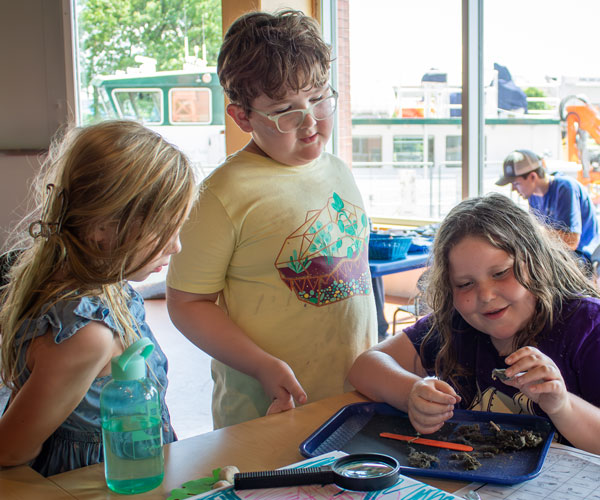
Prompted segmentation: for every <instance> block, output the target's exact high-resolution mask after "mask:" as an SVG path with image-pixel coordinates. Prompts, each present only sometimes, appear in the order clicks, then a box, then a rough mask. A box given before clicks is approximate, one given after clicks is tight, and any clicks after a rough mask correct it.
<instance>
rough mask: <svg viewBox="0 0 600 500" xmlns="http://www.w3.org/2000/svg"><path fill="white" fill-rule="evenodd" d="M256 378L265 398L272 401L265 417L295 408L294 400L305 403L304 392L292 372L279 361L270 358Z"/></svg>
mask: <svg viewBox="0 0 600 500" xmlns="http://www.w3.org/2000/svg"><path fill="white" fill-rule="evenodd" d="M257 378H258V381H259V382H260V383H261V385H262V386H263V389H264V391H265V393H266V394H267V396H268V397H269V398H270V399H272V400H273V402H272V403H271V406H269V409H268V410H267V415H271V414H273V413H280V412H282V411H287V410H291V409H292V408H295V404H294V400H296V401H297V402H298V403H300V404H303V403H305V402H306V399H307V396H306V392H304V389H303V388H302V386H301V385H300V383H299V382H298V380H297V379H296V376H295V375H294V372H293V371H292V369H291V368H290V367H289V365H288V364H287V363H285V362H284V361H282V360H280V359H277V358H272V359H271V361H270V362H268V363H266V364H265V365H263V367H262V368H261V370H260V372H259V374H258V377H257Z"/></svg>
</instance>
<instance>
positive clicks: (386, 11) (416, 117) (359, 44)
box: [349, 0, 462, 219]
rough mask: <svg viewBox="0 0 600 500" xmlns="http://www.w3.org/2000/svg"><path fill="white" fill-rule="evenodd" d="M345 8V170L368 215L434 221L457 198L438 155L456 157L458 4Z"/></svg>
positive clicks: (454, 175)
mask: <svg viewBox="0 0 600 500" xmlns="http://www.w3.org/2000/svg"><path fill="white" fill-rule="evenodd" d="M349 10H350V13H349V19H350V71H351V81H352V86H351V89H352V136H353V157H352V160H353V172H354V176H355V178H356V180H357V183H358V186H359V189H360V190H361V193H362V195H363V198H364V199H365V203H366V206H367V210H368V212H369V215H371V216H372V217H398V218H418V219H427V218H433V219H439V218H441V217H442V216H443V215H445V214H446V213H447V211H448V210H449V209H450V208H452V206H454V205H455V204H456V203H457V202H458V201H459V200H460V199H461V175H462V170H461V169H460V168H456V161H455V160H452V161H451V162H450V163H447V161H448V160H447V159H448V153H447V152H446V148H447V146H448V145H449V146H450V147H451V148H452V153H451V154H452V155H455V156H456V155H458V158H459V161H460V147H461V140H460V137H461V124H460V113H461V104H460V95H461V78H462V66H461V40H462V38H461V2H460V0H422V1H420V2H399V1H397V0H378V2H376V4H373V3H369V2H365V1H364V0H349ZM432 12H435V15H432ZM365 136H369V137H374V136H377V137H379V138H380V139H379V140H380V141H381V142H380V144H381V159H380V160H378V161H376V160H374V159H370V160H369V159H368V158H367V156H366V155H365V154H364V146H362V145H361V144H362V142H361V141H362V139H361V138H363V137H365ZM448 136H451V137H458V139H459V140H458V142H457V143H452V142H450V144H449V143H448V142H447V139H446V138H447V137H448ZM357 138H358V140H356V139H357ZM457 148H458V149H457ZM359 158H360V163H358V164H357V162H358V161H359ZM369 161H370V162H371V165H369ZM358 166H360V167H361V168H356V167H358Z"/></svg>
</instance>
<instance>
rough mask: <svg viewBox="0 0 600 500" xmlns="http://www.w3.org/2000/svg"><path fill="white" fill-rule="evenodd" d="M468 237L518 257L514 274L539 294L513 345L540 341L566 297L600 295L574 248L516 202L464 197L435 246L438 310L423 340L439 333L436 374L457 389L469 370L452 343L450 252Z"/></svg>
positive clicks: (433, 291)
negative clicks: (539, 336)
mask: <svg viewBox="0 0 600 500" xmlns="http://www.w3.org/2000/svg"><path fill="white" fill-rule="evenodd" d="M467 236H472V237H477V238H482V239H483V240H485V241H486V242H488V243H489V244H490V245H492V246H494V247H496V248H498V249H500V250H503V251H505V252H506V253H507V254H508V255H510V256H511V257H513V258H514V266H513V271H514V274H515V278H516V279H517V281H518V282H519V283H520V284H521V285H522V286H523V287H525V288H526V289H527V290H528V291H529V292H531V293H532V294H533V295H534V296H535V298H536V307H535V311H534V314H533V316H532V318H531V320H530V321H529V322H528V324H527V325H526V326H525V328H524V329H523V330H521V331H519V332H517V334H516V335H515V337H514V339H513V348H514V349H518V348H520V347H523V346H526V345H536V337H537V336H538V335H539V334H540V332H541V331H542V329H543V328H544V327H545V326H546V325H550V326H551V325H552V324H553V322H554V319H555V317H556V315H558V314H560V311H561V308H562V305H563V303H564V302H565V301H568V300H572V299H577V298H581V297H583V296H588V297H599V294H598V292H597V290H596V288H595V287H594V284H593V283H592V282H591V280H590V279H589V278H587V277H586V275H585V274H584V272H583V271H582V270H581V269H580V267H579V266H578V264H577V262H576V260H575V258H574V256H573V252H571V250H569V249H568V248H567V246H566V245H565V244H564V242H563V241H562V240H560V239H559V237H558V236H556V235H555V234H554V233H552V232H551V231H550V230H548V229H546V228H545V227H543V226H542V225H541V224H540V223H538V222H537V221H536V220H535V218H534V216H533V215H531V214H529V213H528V212H526V211H525V210H523V209H522V208H520V207H519V206H518V205H516V204H515V203H514V202H513V201H512V200H510V199H509V198H507V197H506V196H503V195H500V194H497V193H493V194H489V195H486V196H482V197H477V198H471V199H467V200H464V201H462V202H461V203H459V204H458V205H457V206H456V207H454V208H453V209H452V210H451V211H450V213H449V214H448V215H447V216H446V217H445V218H444V220H443V222H442V223H441V225H440V227H439V230H438V232H437V234H436V237H435V241H434V244H433V252H432V261H431V268H430V271H429V278H428V283H427V289H426V292H425V293H426V300H427V302H428V304H429V306H430V307H431V308H432V310H433V313H432V327H431V329H430V330H429V332H428V334H427V336H426V338H425V339H424V341H423V345H425V344H426V343H427V342H428V341H429V340H431V339H432V337H433V336H434V334H435V332H436V331H437V332H439V335H440V344H441V345H440V350H439V353H438V356H437V358H436V362H435V372H436V375H437V376H438V377H440V378H441V379H442V380H448V379H450V380H451V381H452V382H453V383H454V385H455V386H456V387H458V386H459V384H457V380H458V378H459V377H461V376H467V375H469V374H468V373H467V372H466V371H465V369H464V367H461V366H459V365H458V362H457V357H456V351H455V348H454V345H453V343H452V318H453V316H454V314H455V311H456V310H455V308H454V304H453V296H452V287H451V283H450V276H449V262H448V254H449V253H450V250H451V249H452V248H453V247H454V246H455V245H457V244H458V243H459V242H460V241H462V240H463V239H464V238H465V237H467ZM474 258H477V257H476V256H474Z"/></svg>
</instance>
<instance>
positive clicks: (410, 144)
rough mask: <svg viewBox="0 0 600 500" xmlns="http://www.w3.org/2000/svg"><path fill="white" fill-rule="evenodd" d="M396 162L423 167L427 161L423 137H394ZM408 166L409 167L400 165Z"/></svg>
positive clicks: (394, 157)
mask: <svg viewBox="0 0 600 500" xmlns="http://www.w3.org/2000/svg"><path fill="white" fill-rule="evenodd" d="M392 158H393V159H394V162H397V163H404V164H409V165H411V166H422V165H423V162H424V161H425V155H424V153H423V138H422V137H399V136H395V137H394V151H393V156H392ZM399 166H408V165H399Z"/></svg>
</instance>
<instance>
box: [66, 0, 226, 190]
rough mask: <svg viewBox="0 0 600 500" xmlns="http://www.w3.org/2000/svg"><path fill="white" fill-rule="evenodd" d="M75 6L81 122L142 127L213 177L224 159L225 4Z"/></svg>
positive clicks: (107, 1) (210, 0) (139, 1)
mask: <svg viewBox="0 0 600 500" xmlns="http://www.w3.org/2000/svg"><path fill="white" fill-rule="evenodd" d="M72 1H73V5H74V9H73V11H74V13H75V28H76V29H75V30H74V39H75V47H76V57H75V58H74V59H75V61H76V62H77V83H78V104H79V107H78V123H80V124H84V125H85V124H89V123H95V122H98V121H101V120H106V119H114V118H123V119H131V120H138V121H141V122H143V123H144V124H145V125H146V126H148V127H149V128H151V129H152V130H154V131H156V132H157V133H159V134H161V135H163V136H164V137H165V138H166V139H167V140H168V141H169V142H171V143H173V144H176V145H177V146H179V148H180V149H181V150H182V151H183V152H184V153H186V154H187V156H188V157H189V158H190V160H191V162H192V164H193V165H194V167H195V169H196V173H197V178H198V179H199V180H200V179H202V178H203V177H205V176H206V175H208V174H209V173H210V172H211V171H212V170H213V169H214V168H215V167H216V166H217V165H219V164H220V163H221V162H222V161H223V160H224V158H225V134H224V131H225V99H224V95H223V89H222V88H221V86H220V84H219V80H218V78H217V75H216V63H217V56H218V53H219V49H220V46H221V42H222V39H223V33H222V31H223V23H222V9H221V0H161V1H160V2H155V1H150V0H119V1H115V0H72ZM182 125H185V126H182Z"/></svg>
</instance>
